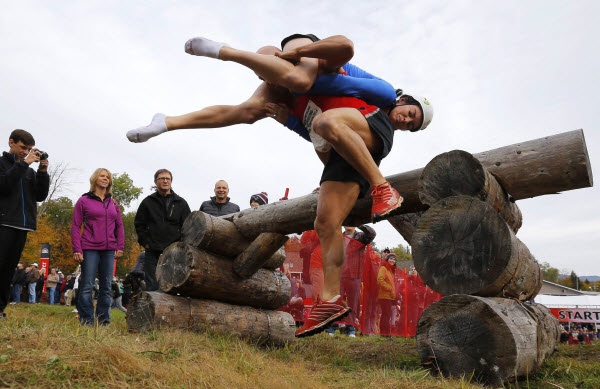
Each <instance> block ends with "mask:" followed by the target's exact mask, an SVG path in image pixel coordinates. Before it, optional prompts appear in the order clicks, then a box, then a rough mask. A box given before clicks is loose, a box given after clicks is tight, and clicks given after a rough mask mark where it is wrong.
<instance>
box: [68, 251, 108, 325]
mask: <svg viewBox="0 0 600 389" xmlns="http://www.w3.org/2000/svg"><path fill="white" fill-rule="evenodd" d="M114 268H115V252H114V250H83V262H82V263H81V278H80V279H79V299H78V303H77V311H78V313H79V321H81V324H89V325H91V324H94V317H95V318H96V319H98V323H100V324H102V325H107V324H109V323H110V304H111V302H112V298H111V296H110V285H111V282H112V276H113V271H114ZM96 272H98V281H99V289H100V290H99V292H98V301H97V303H96V315H95V316H94V301H93V300H92V291H93V289H94V281H95V279H96Z"/></svg>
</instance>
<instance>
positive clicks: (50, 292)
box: [46, 286, 56, 305]
mask: <svg viewBox="0 0 600 389" xmlns="http://www.w3.org/2000/svg"><path fill="white" fill-rule="evenodd" d="M55 290H56V286H55V287H53V288H46V294H47V295H48V304H50V305H53V304H54V294H55V292H54V291H55Z"/></svg>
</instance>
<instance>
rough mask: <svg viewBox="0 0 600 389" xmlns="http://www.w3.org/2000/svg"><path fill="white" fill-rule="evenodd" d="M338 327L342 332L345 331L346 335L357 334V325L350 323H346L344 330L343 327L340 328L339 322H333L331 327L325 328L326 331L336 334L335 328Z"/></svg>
mask: <svg viewBox="0 0 600 389" xmlns="http://www.w3.org/2000/svg"><path fill="white" fill-rule="evenodd" d="M337 329H339V330H340V333H345V334H346V335H356V327H354V326H351V325H348V324H346V329H345V331H342V329H340V326H339V325H338V324H337V323H332V324H330V325H329V327H327V329H325V332H327V333H328V334H334V333H335V330H337Z"/></svg>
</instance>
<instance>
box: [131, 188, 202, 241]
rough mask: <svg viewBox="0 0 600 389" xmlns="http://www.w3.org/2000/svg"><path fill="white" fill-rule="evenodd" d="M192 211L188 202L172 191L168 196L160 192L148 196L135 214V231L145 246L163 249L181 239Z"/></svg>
mask: <svg viewBox="0 0 600 389" xmlns="http://www.w3.org/2000/svg"><path fill="white" fill-rule="evenodd" d="M190 213H191V211H190V207H189V206H188V203H187V202H186V201H185V200H184V199H183V198H182V197H180V196H178V195H177V194H175V192H173V191H171V194H170V195H169V196H167V198H165V197H163V196H161V195H160V194H159V193H158V192H154V193H152V194H151V195H150V196H148V197H146V198H145V199H144V200H143V201H142V203H141V204H140V207H139V208H138V210H137V214H136V215H135V221H134V225H135V232H136V233H137V236H138V242H139V244H141V245H142V246H143V247H146V245H147V244H148V245H150V249H151V250H154V251H163V250H164V249H165V248H166V247H167V246H168V245H170V244H171V243H173V242H177V241H179V240H181V227H182V226H183V222H184V221H185V218H186V217H188V215H189V214H190Z"/></svg>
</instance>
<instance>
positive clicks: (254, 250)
mask: <svg viewBox="0 0 600 389" xmlns="http://www.w3.org/2000/svg"><path fill="white" fill-rule="evenodd" d="M287 240H288V237H287V236H285V235H281V234H275V233H272V232H265V233H262V234H260V235H259V236H258V237H256V239H254V241H253V242H252V243H251V244H250V246H248V247H247V248H246V250H244V251H243V252H242V253H241V254H240V255H238V256H237V258H236V259H235V261H233V271H234V272H235V273H236V274H237V275H238V276H240V277H242V278H250V277H252V275H253V274H254V273H256V272H257V271H258V269H260V268H261V267H263V265H264V263H265V262H266V261H267V260H268V259H269V258H271V257H272V256H273V255H274V254H275V253H276V252H277V250H279V249H280V248H281V246H283V245H284V244H285V242H287Z"/></svg>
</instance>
